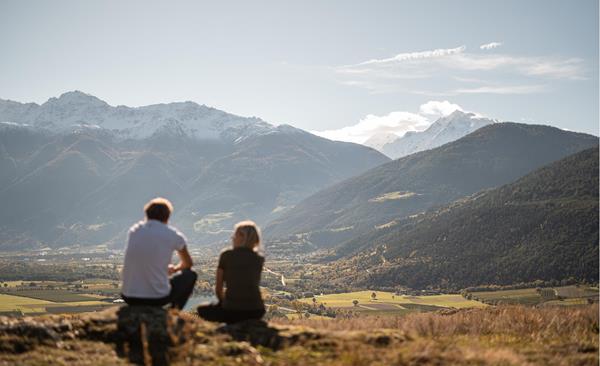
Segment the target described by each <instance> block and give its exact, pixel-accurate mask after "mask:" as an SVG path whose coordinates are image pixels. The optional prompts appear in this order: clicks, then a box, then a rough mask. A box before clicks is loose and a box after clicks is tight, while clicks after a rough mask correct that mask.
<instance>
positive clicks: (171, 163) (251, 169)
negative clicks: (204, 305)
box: [0, 92, 389, 251]
mask: <svg viewBox="0 0 600 366" xmlns="http://www.w3.org/2000/svg"><path fill="white" fill-rule="evenodd" d="M387 161H389V158H387V157H385V156H384V155H383V154H381V153H379V152H378V151H376V150H374V149H371V148H368V147H365V146H362V145H358V144H353V143H347V142H336V141H330V140H327V139H324V138H321V137H318V136H315V135H313V134H311V133H308V132H306V131H303V130H301V129H298V128H294V127H292V126H289V125H280V126H276V127H275V126H272V125H270V124H268V123H266V122H264V121H262V120H260V119H258V118H244V117H239V116H235V115H232V114H229V113H226V112H223V111H219V110H217V109H214V108H209V107H206V106H203V105H198V104H196V103H192V102H184V103H170V104H157V105H151V106H146V107H139V108H131V107H126V106H117V107H113V106H110V105H108V104H107V103H105V102H103V101H102V100H100V99H98V98H96V97H94V96H91V95H87V94H84V93H81V92H69V93H65V94H63V95H61V96H60V97H59V98H51V99H50V100H48V101H47V102H46V103H43V104H42V105H38V104H34V103H29V104H24V103H18V102H12V101H6V100H0V202H2V203H3V204H4V205H3V206H4V207H5V208H6V209H5V210H0V251H2V250H5V249H22V248H37V247H41V246H44V247H46V246H51V247H61V246H68V245H81V246H85V245H99V244H102V245H104V244H106V245H111V246H115V247H121V246H122V245H123V244H124V241H125V235H126V233H127V228H128V227H129V226H130V225H131V224H132V222H135V221H137V220H139V219H140V218H141V217H140V216H141V215H142V210H141V208H142V207H143V205H144V203H146V202H147V201H148V200H149V199H150V198H152V197H156V196H163V197H167V198H169V199H170V200H171V201H172V202H173V204H174V205H175V207H176V209H175V213H174V216H173V223H174V224H175V225H176V226H177V227H178V228H179V229H180V230H182V231H183V232H185V234H186V235H187V237H188V239H189V241H190V243H194V244H199V245H210V244H214V245H217V246H219V245H222V244H223V243H222V240H227V238H228V237H229V235H230V231H231V228H232V227H233V224H234V223H235V222H237V221H240V220H243V219H248V218H251V219H253V220H255V221H256V222H258V223H259V224H262V223H265V222H267V221H269V220H271V219H273V218H276V217H278V216H279V215H281V214H282V213H283V212H285V211H286V210H289V209H290V208H291V207H293V206H294V205H295V204H296V203H298V202H299V201H300V200H302V199H303V198H304V197H307V196H308V195H310V194H312V193H314V192H316V191H318V190H319V189H321V188H324V187H326V186H329V185H331V184H334V183H336V182H338V181H340V180H342V179H345V178H348V177H351V176H353V175H357V174H360V173H362V172H364V171H366V170H368V169H370V168H373V167H375V166H377V165H379V164H382V163H385V162H387Z"/></svg>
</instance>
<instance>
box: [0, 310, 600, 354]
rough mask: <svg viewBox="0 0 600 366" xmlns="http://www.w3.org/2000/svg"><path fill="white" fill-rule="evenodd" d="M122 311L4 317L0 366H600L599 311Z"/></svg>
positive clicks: (0, 319) (0, 322)
mask: <svg viewBox="0 0 600 366" xmlns="http://www.w3.org/2000/svg"><path fill="white" fill-rule="evenodd" d="M116 310H117V309H116V308H115V309H111V310H107V311H104V312H101V313H95V314H83V315H74V316H68V317H66V316H57V315H54V316H46V317H38V318H28V319H20V320H18V319H11V318H6V317H0V341H1V342H0V364H7V365H24V366H25V365H46V364H53V365H126V364H130V363H129V360H132V361H134V362H137V363H138V364H147V365H150V364H154V365H166V364H171V365H239V364H244V365H273V366H278V365H298V366H300V365H327V366H337V365H399V366H404V365H524V364H528V365H583V366H585V365H597V364H598V307H597V305H587V306H582V307H573V308H561V307H549V308H532V307H523V306H510V307H499V308H491V307H490V308H485V309H468V310H467V309H465V310H454V311H444V312H436V313H421V314H410V315H407V316H403V317H369V316H366V317H358V318H344V319H335V320H324V319H313V318H311V319H298V320H284V319H282V320H279V321H278V322H271V323H268V324H267V323H257V322H249V323H242V324H239V325H235V326H227V327H223V326H218V325H217V324H209V323H206V322H204V321H201V320H198V319H197V318H195V317H193V316H190V315H188V314H181V313H179V314H178V313H175V312H171V313H169V314H167V313H164V312H162V313H160V312H157V311H153V312H145V311H144V312H138V313H137V314H136V313H133V312H131V311H127V310H126V311H119V312H116ZM142 324H144V325H142ZM140 329H142V330H141V331H140Z"/></svg>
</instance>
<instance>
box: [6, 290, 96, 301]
mask: <svg viewBox="0 0 600 366" xmlns="http://www.w3.org/2000/svg"><path fill="white" fill-rule="evenodd" d="M7 294H8V295H13V296H22V297H30V298H32V299H38V300H46V301H52V302H78V301H97V300H98V298H97V297H93V296H90V295H82V294H77V293H73V292H70V291H67V290H19V291H10V292H7Z"/></svg>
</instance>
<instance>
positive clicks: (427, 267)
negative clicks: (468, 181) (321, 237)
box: [336, 147, 598, 289]
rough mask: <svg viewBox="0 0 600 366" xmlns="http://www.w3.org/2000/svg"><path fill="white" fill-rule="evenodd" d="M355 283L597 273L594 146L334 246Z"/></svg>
mask: <svg viewBox="0 0 600 366" xmlns="http://www.w3.org/2000/svg"><path fill="white" fill-rule="evenodd" d="M336 254H337V255H338V256H343V257H346V259H343V260H342V261H341V262H342V263H345V265H349V266H352V263H354V265H356V266H357V267H358V268H359V269H358V270H357V271H355V273H354V275H352V276H347V277H345V278H340V279H339V280H340V281H345V282H352V283H353V284H355V285H359V286H369V285H372V284H377V285H379V286H400V285H402V286H408V287H413V288H425V287H428V286H433V287H451V288H456V289H458V288H464V287H467V286H472V285H480V284H511V283H517V282H530V281H534V280H552V279H555V280H561V279H567V278H570V277H572V278H575V279H578V280H587V281H595V280H597V279H598V148H597V147H596V148H592V149H587V150H585V151H582V152H580V153H577V154H574V155H571V156H569V157H567V158H565V159H562V160H560V161H558V162H555V163H552V164H550V165H548V166H546V167H543V168H541V169H539V170H536V171H535V172H533V173H531V174H528V175H527V176H525V177H523V178H521V179H519V180H517V181H516V182H514V183H511V184H508V185H505V186H503V187H500V188H497V189H493V190H488V191H483V192H480V193H478V194H475V195H473V196H471V197H468V198H466V199H462V200H459V201H456V202H454V203H452V204H450V205H447V206H444V207H442V208H440V209H436V210H433V211H430V212H427V213H424V214H420V215H418V216H416V217H414V218H412V219H407V220H404V221H402V222H399V223H398V224H396V225H391V226H389V227H387V228H382V229H378V230H373V231H371V232H369V233H368V234H365V235H363V236H360V237H357V238H355V239H353V240H351V241H348V242H346V243H344V244H343V245H341V246H340V247H339V248H337V249H336Z"/></svg>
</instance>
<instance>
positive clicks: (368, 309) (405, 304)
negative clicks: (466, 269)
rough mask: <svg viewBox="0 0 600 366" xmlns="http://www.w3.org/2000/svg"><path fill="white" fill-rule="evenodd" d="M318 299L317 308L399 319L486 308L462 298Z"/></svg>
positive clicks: (359, 295)
mask: <svg viewBox="0 0 600 366" xmlns="http://www.w3.org/2000/svg"><path fill="white" fill-rule="evenodd" d="M373 292H375V293H376V294H377V297H376V299H372V298H371V294H372V293H373ZM315 298H316V300H317V305H319V304H323V305H325V306H327V307H332V308H346V309H353V310H356V311H361V312H365V313H377V314H381V315H386V314H390V315H399V314H405V313H410V312H415V311H417V312H418V311H435V310H440V309H447V308H456V309H461V308H481V307H485V306H487V305H485V304H483V303H481V302H478V301H473V300H467V299H465V298H464V297H462V296H461V295H430V296H405V295H394V294H393V293H391V292H380V291H357V292H348V293H341V294H329V295H323V296H315ZM354 300H358V305H357V306H354V304H353V301H354ZM300 301H302V302H304V303H307V304H313V299H312V298H304V299H300Z"/></svg>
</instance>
